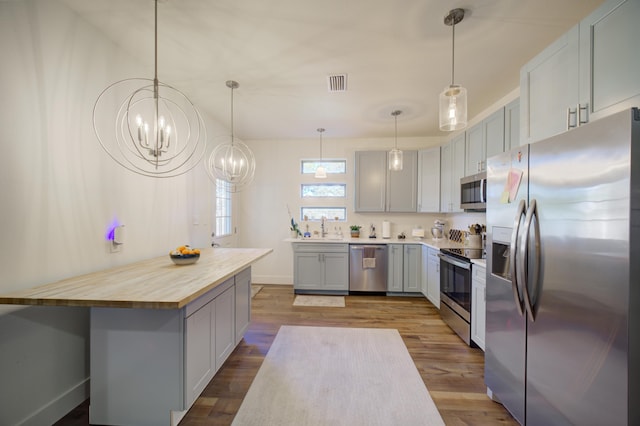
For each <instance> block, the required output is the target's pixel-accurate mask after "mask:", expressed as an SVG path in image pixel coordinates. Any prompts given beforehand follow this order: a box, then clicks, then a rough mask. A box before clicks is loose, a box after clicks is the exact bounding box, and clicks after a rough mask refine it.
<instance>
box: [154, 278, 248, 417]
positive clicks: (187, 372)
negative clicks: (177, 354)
mask: <svg viewBox="0 0 640 426" xmlns="http://www.w3.org/2000/svg"><path fill="white" fill-rule="evenodd" d="M236 278H239V279H238V280H237V281H238V282H239V283H240V287H243V283H246V282H247V281H249V282H250V281H251V269H250V268H247V269H245V270H243V271H241V272H239V273H238V274H237V275H236V277H231V278H229V279H228V280H226V281H225V282H224V283H222V284H220V285H219V286H218V287H216V288H215V289H213V290H211V291H210V292H208V293H206V294H205V295H203V296H201V297H199V298H198V299H196V300H195V301H193V302H192V303H190V304H189V305H187V306H186V308H185V311H184V316H185V317H184V360H185V361H184V388H185V389H184V407H187V408H188V407H190V406H191V405H192V404H193V403H194V402H195V400H196V399H197V398H198V396H199V395H200V393H202V391H203V390H204V388H205V387H206V386H207V384H208V383H209V382H210V381H211V379H212V378H213V376H214V375H215V374H216V372H217V371H218V370H219V369H220V368H221V367H222V364H223V363H224V361H225V360H226V359H227V358H228V357H229V355H230V354H231V352H232V351H233V349H234V348H235V346H236V341H238V342H239V341H240V339H242V336H240V338H238V336H237V335H236V330H237V329H246V327H243V325H242V324H236V306H237V305H236V297H235V296H236ZM150 351H152V352H153V351H154V350H153V349H152V348H150ZM156 355H157V354H156Z"/></svg>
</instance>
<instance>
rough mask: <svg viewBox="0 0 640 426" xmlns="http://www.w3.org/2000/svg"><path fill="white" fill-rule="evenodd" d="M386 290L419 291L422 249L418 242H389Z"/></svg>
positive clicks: (396, 291) (392, 291)
mask: <svg viewBox="0 0 640 426" xmlns="http://www.w3.org/2000/svg"><path fill="white" fill-rule="evenodd" d="M388 256H389V263H388V265H387V273H388V281H387V291H388V292H390V293H420V285H421V281H422V251H421V246H420V245H419V244H389V251H388Z"/></svg>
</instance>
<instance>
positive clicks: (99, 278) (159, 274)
mask: <svg viewBox="0 0 640 426" xmlns="http://www.w3.org/2000/svg"><path fill="white" fill-rule="evenodd" d="M272 251H273V250H272V249H256V248H247V249H236V248H206V249H203V250H202V251H201V254H200V260H198V262H196V263H195V264H192V265H182V266H178V265H174V264H173V262H172V261H171V259H170V258H169V255H168V254H167V255H166V256H162V257H157V258H154V259H149V260H143V261H140V262H136V263H132V264H129V265H125V266H119V267H116V268H113V269H107V270H103V271H99V272H92V273H89V274H85V275H80V276H77V277H73V278H68V279H65V280H62V281H58V282H54V283H51V284H45V285H41V286H38V287H34V288H31V289H27V290H20V291H16V292H13V293H9V294H0V304H11V305H46V306H83V307H111V308H142V309H179V308H182V307H184V306H186V305H187V304H188V303H189V302H192V301H193V300H195V299H197V298H198V297H199V296H201V295H203V294H205V293H206V292H208V291H209V290H212V289H213V288H215V287H216V286H218V285H219V284H221V283H223V282H224V281H225V280H227V279H228V278H230V277H232V276H234V275H235V274H237V273H238V272H240V271H241V270H243V269H245V268H246V267H248V266H249V265H251V264H252V263H253V262H255V261H257V260H258V259H261V258H262V257H264V256H266V255H267V254H269V253H271V252H272Z"/></svg>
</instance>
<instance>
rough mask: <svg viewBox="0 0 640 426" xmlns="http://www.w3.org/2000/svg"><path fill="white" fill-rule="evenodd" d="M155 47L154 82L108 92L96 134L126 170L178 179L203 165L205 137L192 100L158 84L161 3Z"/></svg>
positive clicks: (97, 109) (97, 111)
mask: <svg viewBox="0 0 640 426" xmlns="http://www.w3.org/2000/svg"><path fill="white" fill-rule="evenodd" d="M154 48H155V51H154V55H155V64H154V78H153V79H148V78H128V79H124V80H120V81H117V82H115V83H113V84H111V85H110V86H108V87H107V88H106V89H104V90H103V91H102V93H100V95H99V96H98V99H97V100H96V102H95V104H94V107H93V130H94V132H95V134H96V137H97V138H98V141H99V142H100V145H102V148H103V149H104V150H105V151H106V152H107V154H109V156H110V157H111V158H112V159H113V160H115V161H116V162H117V163H118V164H120V165H121V166H122V167H124V168H126V169H128V170H130V171H132V172H135V173H137V174H140V175H143V176H150V177H158V178H164V177H174V176H179V175H181V174H184V173H186V172H188V171H189V170H191V169H193V168H194V167H195V166H196V165H198V164H199V162H200V160H201V159H202V157H203V156H204V153H205V150H206V139H207V132H206V128H205V125H204V121H203V120H202V116H201V115H200V112H199V111H198V109H197V108H196V107H195V105H194V104H193V103H192V102H191V101H190V100H189V98H188V97H187V96H186V95H185V94H184V93H182V92H181V91H180V90H178V89H176V88H174V87H172V86H170V85H168V84H165V83H161V82H160V81H158V0H156V1H155V45H154ZM114 104H115V105H116V108H115V109H114Z"/></svg>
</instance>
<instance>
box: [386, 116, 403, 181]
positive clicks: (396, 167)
mask: <svg viewBox="0 0 640 426" xmlns="http://www.w3.org/2000/svg"><path fill="white" fill-rule="evenodd" d="M400 114H402V111H400V110H396V111H393V112H392V113H391V115H392V116H393V118H394V120H395V129H396V130H395V135H396V137H395V140H396V142H395V146H394V148H393V149H392V150H391V151H389V159H388V163H389V170H393V171H400V170H402V151H400V150H399V149H398V116H399V115H400Z"/></svg>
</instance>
